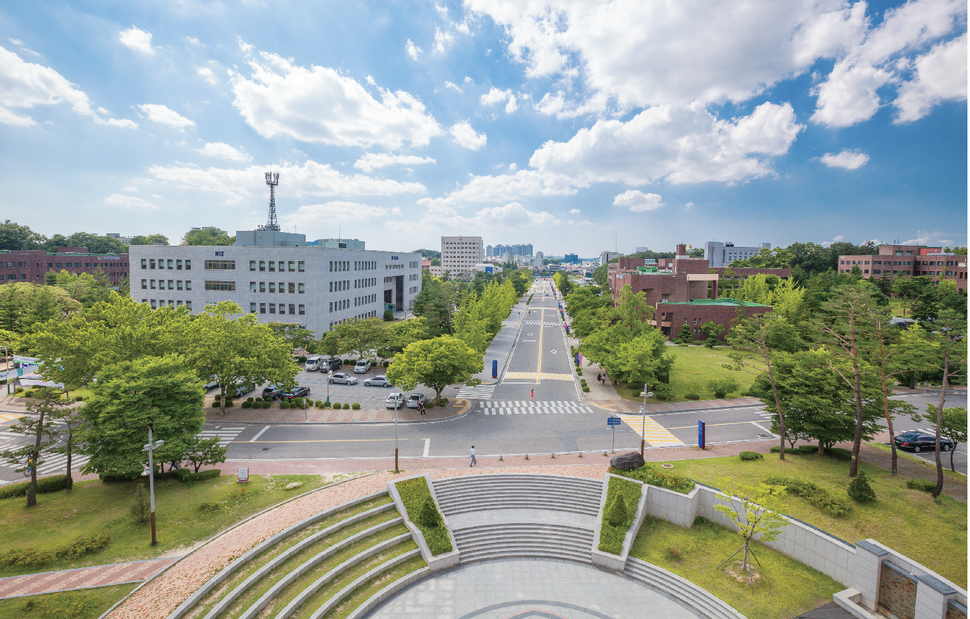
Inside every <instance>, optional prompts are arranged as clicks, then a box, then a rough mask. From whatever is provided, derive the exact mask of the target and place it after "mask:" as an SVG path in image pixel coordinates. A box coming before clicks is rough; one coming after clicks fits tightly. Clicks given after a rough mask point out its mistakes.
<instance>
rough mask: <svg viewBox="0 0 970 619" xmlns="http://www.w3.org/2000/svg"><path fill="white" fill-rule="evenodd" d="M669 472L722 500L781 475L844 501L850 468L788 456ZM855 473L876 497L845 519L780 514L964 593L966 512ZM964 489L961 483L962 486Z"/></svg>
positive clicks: (797, 505)
mask: <svg viewBox="0 0 970 619" xmlns="http://www.w3.org/2000/svg"><path fill="white" fill-rule="evenodd" d="M671 464H673V465H674V468H673V470H671V471H670V472H672V473H676V474H679V475H684V476H687V477H690V478H692V479H695V480H697V481H699V482H702V483H705V484H708V485H711V486H714V487H717V488H720V489H721V490H724V491H726V492H737V491H738V490H739V487H738V484H742V485H753V484H756V483H758V482H761V481H764V479H765V478H767V477H769V476H771V475H781V476H785V477H792V478H795V479H805V480H810V481H812V482H814V483H816V484H818V485H819V486H822V487H823V488H825V489H827V490H828V491H829V492H830V493H832V494H833V495H835V496H840V497H845V498H847V494H846V489H847V488H848V485H849V463H848V462H839V461H836V460H833V459H831V458H827V457H818V456H788V457H787V458H786V460H785V461H784V462H782V461H780V460H779V459H778V456H777V454H766V455H765V459H764V460H757V461H752V462H742V461H741V460H739V459H738V458H736V457H730V458H714V459H704V460H681V461H675V462H671ZM860 470H863V471H865V472H866V475H867V476H868V477H869V482H870V485H871V486H872V489H873V490H874V491H875V492H876V497H877V500H876V502H875V503H872V504H868V505H862V504H858V503H854V502H853V503H852V511H851V512H850V513H849V515H847V516H845V517H843V518H836V517H832V516H827V515H825V514H823V513H822V512H820V511H819V510H818V509H816V508H814V507H813V506H811V505H810V504H809V503H808V502H807V501H805V500H804V499H801V498H799V497H796V496H787V497H785V498H784V499H782V504H781V511H782V512H783V513H786V514H789V515H791V516H793V517H795V518H798V519H799V520H803V521H805V522H808V523H810V524H812V525H813V526H816V527H818V528H820V529H822V530H823V531H826V532H828V533H831V534H832V535H835V536H837V537H839V538H841V539H843V540H845V541H847V542H851V543H855V542H857V541H859V540H863V539H868V538H872V539H874V540H876V541H878V542H880V543H882V544H885V545H886V546H889V547H890V548H892V549H893V550H896V551H897V552H899V553H901V554H903V555H906V556H907V557H909V558H911V559H913V560H914V561H917V562H918V563H921V564H923V565H925V566H926V567H928V568H930V569H931V570H934V571H935V572H937V573H939V574H940V575H942V576H943V577H945V578H948V579H950V580H952V581H953V582H954V583H956V584H957V585H959V586H961V587H964V588H965V587H966V586H967V505H966V504H965V503H961V502H959V501H956V500H954V499H952V498H950V497H949V496H946V494H944V495H942V496H941V498H940V501H939V502H934V501H933V498H932V497H931V496H930V495H929V494H928V493H926V492H920V491H918V490H910V489H908V488H906V479H907V478H906V477H904V476H902V475H900V476H897V477H896V478H895V479H894V478H893V477H892V475H890V473H889V471H887V470H883V469H880V468H875V467H871V466H868V465H866V464H860ZM948 483H952V482H948ZM962 483H966V478H963V480H962ZM945 492H946V487H945V486H944V493H945ZM713 558H714V556H713V555H712V557H711V559H712V560H713ZM718 561H720V559H718ZM715 565H716V564H715ZM695 582H696V581H695Z"/></svg>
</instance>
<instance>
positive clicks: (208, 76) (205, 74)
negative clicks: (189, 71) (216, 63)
mask: <svg viewBox="0 0 970 619" xmlns="http://www.w3.org/2000/svg"><path fill="white" fill-rule="evenodd" d="M195 72H196V74H197V75H200V76H202V79H204V80H205V81H206V82H208V83H209V85H211V86H215V85H216V84H218V83H219V79H218V78H217V77H216V74H215V73H214V72H213V71H212V69H210V68H209V67H198V68H197V69H196V70H195Z"/></svg>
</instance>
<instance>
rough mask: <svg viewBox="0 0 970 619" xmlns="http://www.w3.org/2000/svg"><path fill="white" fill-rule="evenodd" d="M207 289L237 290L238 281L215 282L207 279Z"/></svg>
mask: <svg viewBox="0 0 970 619" xmlns="http://www.w3.org/2000/svg"><path fill="white" fill-rule="evenodd" d="M205 289H206V290H235V289H236V282H214V281H209V280H206V282H205Z"/></svg>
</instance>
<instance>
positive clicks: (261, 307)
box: [259, 303, 266, 314]
mask: <svg viewBox="0 0 970 619" xmlns="http://www.w3.org/2000/svg"><path fill="white" fill-rule="evenodd" d="M259 313H260V314H265V313H266V304H265V303H260V304H259Z"/></svg>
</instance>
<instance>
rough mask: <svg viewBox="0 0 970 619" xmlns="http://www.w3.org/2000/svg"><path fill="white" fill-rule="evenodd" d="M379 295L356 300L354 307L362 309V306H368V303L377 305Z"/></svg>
mask: <svg viewBox="0 0 970 619" xmlns="http://www.w3.org/2000/svg"><path fill="white" fill-rule="evenodd" d="M376 302H377V295H376V294H369V295H367V296H363V297H357V298H355V299H354V307H360V306H361V305H367V304H368V303H376Z"/></svg>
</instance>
